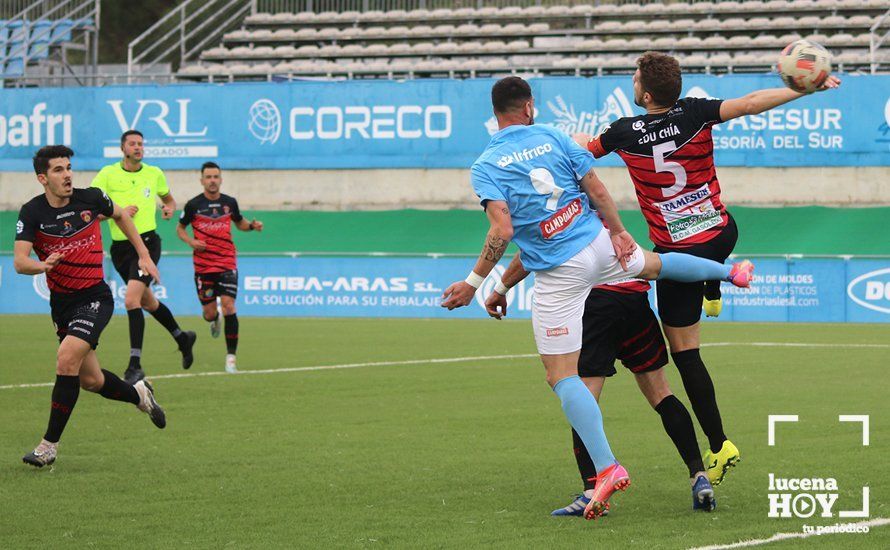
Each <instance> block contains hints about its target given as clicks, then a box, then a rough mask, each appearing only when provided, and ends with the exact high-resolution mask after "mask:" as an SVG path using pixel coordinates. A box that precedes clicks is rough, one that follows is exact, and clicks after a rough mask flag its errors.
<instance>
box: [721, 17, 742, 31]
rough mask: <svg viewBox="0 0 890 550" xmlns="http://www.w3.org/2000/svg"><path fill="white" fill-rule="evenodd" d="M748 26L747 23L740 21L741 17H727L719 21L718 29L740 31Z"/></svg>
mask: <svg viewBox="0 0 890 550" xmlns="http://www.w3.org/2000/svg"><path fill="white" fill-rule="evenodd" d="M747 26H748V24H747V21H746V20H744V19H742V18H741V17H729V18H727V19H724V20H723V21H720V24H719V28H720V29H721V30H728V31H732V30H740V29H744V28H746V27H747Z"/></svg>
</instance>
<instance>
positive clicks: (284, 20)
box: [269, 12, 296, 25]
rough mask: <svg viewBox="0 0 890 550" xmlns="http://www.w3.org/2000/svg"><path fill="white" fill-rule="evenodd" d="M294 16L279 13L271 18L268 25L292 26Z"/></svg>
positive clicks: (294, 20) (294, 21)
mask: <svg viewBox="0 0 890 550" xmlns="http://www.w3.org/2000/svg"><path fill="white" fill-rule="evenodd" d="M294 15H295V14H293V13H289V12H281V13H276V14H274V15H273V16H272V20H271V21H269V23H271V24H273V25H292V24H294V23H296V17H294Z"/></svg>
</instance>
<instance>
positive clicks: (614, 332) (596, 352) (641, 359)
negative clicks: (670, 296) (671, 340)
mask: <svg viewBox="0 0 890 550" xmlns="http://www.w3.org/2000/svg"><path fill="white" fill-rule="evenodd" d="M616 359H620V360H621V363H622V364H623V365H624V366H625V367H626V368H627V369H630V371H631V372H634V373H641V372H650V371H654V370H658V369H660V368H661V367H663V366H665V365H667V363H668V358H667V348H666V347H665V344H664V336H662V334H661V327H659V326H658V320H657V319H656V318H655V313H654V312H653V311H652V308H651V307H649V297H648V294H647V293H645V292H633V293H627V292H617V291H614V290H603V289H601V288H594V289H593V290H591V291H590V294H589V295H588V296H587V301H586V302H585V303H584V317H583V332H582V337H581V358H580V359H579V360H578V375H579V376H581V377H591V376H612V375H613V374H615V360H616Z"/></svg>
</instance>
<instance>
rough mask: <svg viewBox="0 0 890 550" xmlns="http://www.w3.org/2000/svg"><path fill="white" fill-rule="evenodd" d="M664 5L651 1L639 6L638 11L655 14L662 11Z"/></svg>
mask: <svg viewBox="0 0 890 550" xmlns="http://www.w3.org/2000/svg"><path fill="white" fill-rule="evenodd" d="M664 9H665V6H664V4H662V3H661V2H652V3H651V4H644V5H642V6H641V7H640V10H639V12H638V13H641V14H646V15H655V14H660V13H664Z"/></svg>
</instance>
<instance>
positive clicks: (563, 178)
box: [470, 125, 603, 271]
mask: <svg viewBox="0 0 890 550" xmlns="http://www.w3.org/2000/svg"><path fill="white" fill-rule="evenodd" d="M593 163H594V158H593V155H591V154H590V153H588V152H587V151H585V150H584V149H582V148H581V147H579V146H578V144H576V143H575V142H574V141H572V139H571V138H570V137H569V136H567V135H566V134H565V133H563V132H561V131H559V130H557V129H555V128H553V127H551V126H543V125H532V126H522V125H514V126H508V127H506V128H504V129H503V130H501V131H499V132H498V133H496V134H495V135H494V136H493V137H492V138H491V142H489V144H488V147H487V148H486V149H485V151H484V152H483V153H482V155H480V156H479V158H478V159H476V162H474V163H473V167H472V168H471V170H470V175H471V180H472V182H473V190H474V191H475V192H476V195H478V196H479V199H480V200H481V201H482V204H485V202H486V201H490V200H492V201H504V202H506V203H507V205H508V206H509V208H510V217H511V218H512V221H513V241H514V242H515V243H516V245H517V246H518V247H519V250H520V252H521V254H522V255H521V259H522V265H523V266H524V267H525V269H526V270H528V271H544V270H547V269H552V268H554V267H557V266H559V265H562V264H563V263H564V262H565V261H566V260H568V259H569V258H571V257H572V256H574V255H575V254H577V253H578V252H580V251H581V249H583V248H584V247H585V246H587V245H588V244H590V242H591V241H593V239H595V238H596V236H597V235H599V232H600V231H601V230H602V228H603V225H602V223H601V222H600V220H599V218H598V217H597V216H596V214H595V213H594V212H593V211H592V210H591V209H590V203H589V201H588V200H587V196H586V195H585V194H584V191H583V190H582V189H581V187H580V186H579V185H578V182H579V181H580V180H581V178H583V177H584V176H585V175H586V174H587V172H589V171H590V168H591V167H592V166H593Z"/></svg>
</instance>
